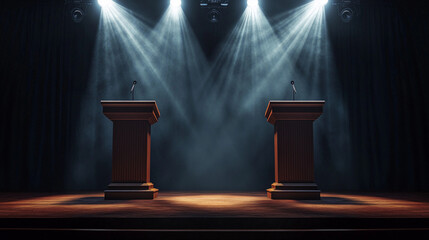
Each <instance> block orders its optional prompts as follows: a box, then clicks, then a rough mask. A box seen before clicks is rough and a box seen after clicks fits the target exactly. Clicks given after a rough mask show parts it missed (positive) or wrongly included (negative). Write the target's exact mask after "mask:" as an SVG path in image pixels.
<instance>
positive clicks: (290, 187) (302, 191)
mask: <svg viewBox="0 0 429 240" xmlns="http://www.w3.org/2000/svg"><path fill="white" fill-rule="evenodd" d="M267 197H268V198H271V199H296V200H320V190H319V188H318V187H317V184H315V183H273V184H272V185H271V188H269V189H267Z"/></svg>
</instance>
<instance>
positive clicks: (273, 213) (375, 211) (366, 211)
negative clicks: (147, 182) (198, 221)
mask: <svg viewBox="0 0 429 240" xmlns="http://www.w3.org/2000/svg"><path fill="white" fill-rule="evenodd" d="M29 217H31V218H45V217H48V218H55V217H61V218H64V217H114V218H121V217H125V218H151V217H263V218H265V217H275V218H278V217H283V218H302V217H304V218H313V217H359V218H373V217H377V218H380V217H381V218H395V217H399V218H429V194H424V193H408V194H406V193H395V194H383V193H371V194H337V193H322V199H321V200H271V199H268V198H267V197H266V194H265V193H263V192H262V193H175V192H174V193H173V192H160V194H159V197H158V198H156V199H155V200H104V195H103V193H85V194H43V193H1V194H0V218H29Z"/></svg>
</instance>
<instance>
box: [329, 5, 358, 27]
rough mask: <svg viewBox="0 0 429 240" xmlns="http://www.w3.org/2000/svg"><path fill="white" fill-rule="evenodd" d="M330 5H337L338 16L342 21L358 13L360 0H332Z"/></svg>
mask: <svg viewBox="0 0 429 240" xmlns="http://www.w3.org/2000/svg"><path fill="white" fill-rule="evenodd" d="M332 5H334V6H337V13H338V16H339V17H340V18H341V20H342V21H343V22H344V23H349V22H351V21H352V20H353V19H354V18H355V17H357V16H359V15H360V0H334V1H333V3H332Z"/></svg>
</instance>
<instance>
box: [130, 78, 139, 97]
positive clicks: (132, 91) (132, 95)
mask: <svg viewBox="0 0 429 240" xmlns="http://www.w3.org/2000/svg"><path fill="white" fill-rule="evenodd" d="M136 84H137V81H134V82H133V86H132V87H131V91H130V93H131V99H132V100H133V101H134V89H135V88H136Z"/></svg>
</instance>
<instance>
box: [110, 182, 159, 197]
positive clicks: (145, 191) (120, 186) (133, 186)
mask: <svg viewBox="0 0 429 240" xmlns="http://www.w3.org/2000/svg"><path fill="white" fill-rule="evenodd" d="M157 196H158V189H156V188H154V187H153V184H152V183H111V184H109V186H108V189H107V190H105V191H104V199H105V200H130V199H154V198H156V197H157Z"/></svg>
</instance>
